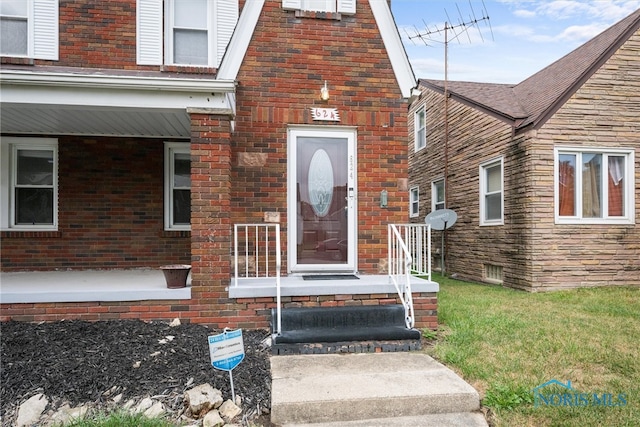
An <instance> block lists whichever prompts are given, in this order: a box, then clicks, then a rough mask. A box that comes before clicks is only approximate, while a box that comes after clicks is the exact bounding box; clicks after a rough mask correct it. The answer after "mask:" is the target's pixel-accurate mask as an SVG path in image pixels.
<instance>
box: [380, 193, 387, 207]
mask: <svg viewBox="0 0 640 427" xmlns="http://www.w3.org/2000/svg"><path fill="white" fill-rule="evenodd" d="M388 197H389V196H388V194H387V190H382V191H381V192H380V207H381V208H386V207H387V203H388Z"/></svg>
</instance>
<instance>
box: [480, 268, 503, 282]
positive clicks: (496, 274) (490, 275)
mask: <svg viewBox="0 0 640 427" xmlns="http://www.w3.org/2000/svg"><path fill="white" fill-rule="evenodd" d="M484 279H485V280H486V281H487V282H491V283H502V266H500V265H494V264H485V265H484Z"/></svg>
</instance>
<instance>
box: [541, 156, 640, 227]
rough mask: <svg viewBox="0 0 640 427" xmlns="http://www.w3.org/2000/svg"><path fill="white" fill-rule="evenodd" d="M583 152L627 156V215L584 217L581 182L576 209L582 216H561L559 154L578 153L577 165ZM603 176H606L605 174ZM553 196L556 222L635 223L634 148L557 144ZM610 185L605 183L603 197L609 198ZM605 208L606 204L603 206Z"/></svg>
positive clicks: (554, 157) (577, 192)
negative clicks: (565, 145)
mask: <svg viewBox="0 0 640 427" xmlns="http://www.w3.org/2000/svg"><path fill="white" fill-rule="evenodd" d="M582 153H597V154H604V155H607V154H613V155H617V156H625V158H626V165H625V166H626V167H625V176H624V179H625V181H626V183H627V186H626V188H625V195H624V197H625V215H624V216H621V217H608V218H582V217H581V215H582V214H581V212H582V209H581V208H580V207H581V206H582V197H581V193H582V191H581V189H582V183H581V182H580V184H579V186H580V191H578V189H576V195H577V197H576V211H577V212H579V213H580V216H571V217H569V216H560V199H559V194H558V173H559V170H558V169H559V162H558V160H559V156H560V155H561V154H575V155H577V156H578V157H577V159H576V165H578V164H580V163H581V162H580V159H579V157H580V155H581V154H582ZM603 165H605V167H607V171H608V165H606V162H604V161H603ZM603 176H606V175H605V174H603ZM553 188H554V190H553V196H554V215H555V223H556V224H620V225H622V224H635V203H636V202H635V191H634V190H635V150H634V149H632V148H603V147H599V148H593V147H564V146H556V147H554V149H553ZM608 191H609V189H608V186H607V185H603V188H602V198H603V199H604V200H607V199H608ZM603 207H604V208H605V209H606V208H607V207H606V206H603Z"/></svg>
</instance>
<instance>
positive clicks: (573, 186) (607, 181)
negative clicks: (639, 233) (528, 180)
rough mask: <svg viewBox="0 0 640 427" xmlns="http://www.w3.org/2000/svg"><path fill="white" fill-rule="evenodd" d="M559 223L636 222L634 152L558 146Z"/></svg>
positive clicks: (555, 151)
mask: <svg viewBox="0 0 640 427" xmlns="http://www.w3.org/2000/svg"><path fill="white" fill-rule="evenodd" d="M554 154H555V162H554V163H555V181H556V185H555V188H556V191H555V212H556V222H558V223H591V224H598V223H622V224H629V223H633V222H634V204H635V201H634V188H633V182H634V151H633V150H625V149H585V148H562V147H556V148H555V150H554Z"/></svg>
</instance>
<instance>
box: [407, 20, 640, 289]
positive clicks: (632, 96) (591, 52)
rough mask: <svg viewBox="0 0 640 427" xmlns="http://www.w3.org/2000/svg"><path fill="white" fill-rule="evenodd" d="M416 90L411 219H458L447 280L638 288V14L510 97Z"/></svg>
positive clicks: (465, 89)
mask: <svg viewBox="0 0 640 427" xmlns="http://www.w3.org/2000/svg"><path fill="white" fill-rule="evenodd" d="M419 89H420V90H421V92H422V94H421V97H420V99H419V100H418V101H416V102H414V103H413V104H412V106H411V109H410V117H409V122H410V123H409V124H410V133H409V139H410V141H409V146H410V154H409V165H410V166H409V167H410V177H409V187H410V198H411V200H410V203H411V216H412V221H414V222H422V221H424V220H425V215H427V214H428V213H429V212H431V211H433V210H435V209H441V208H448V209H451V210H453V211H455V212H456V213H457V215H458V219H457V222H456V223H455V224H454V226H453V227H452V228H450V229H449V230H448V231H447V233H446V235H445V237H446V249H445V271H446V272H447V273H448V274H452V275H456V276H457V277H459V278H463V279H469V280H475V281H482V282H489V283H501V284H503V285H504V286H509V287H514V288H520V289H526V290H530V291H545V290H552V289H564V288H574V287H581V286H608V285H636V286H637V285H640V226H638V224H637V222H638V221H637V215H638V212H639V211H640V209H639V208H640V164H639V163H638V162H639V161H640V160H639V159H638V150H639V149H640V10H638V11H636V12H634V13H633V14H631V15H630V16H628V17H627V18H625V19H623V20H622V21H620V22H619V23H617V24H616V25H614V26H612V27H611V28H609V29H607V30H606V31H604V32H603V33H601V34H600V35H598V36H597V37H595V38H594V39H592V40H590V41H589V42H587V43H585V44H584V45H582V46H581V47H579V48H577V49H576V50H574V51H573V52H571V53H569V54H568V55H566V56H565V57H563V58H561V59H560V60H558V61H556V62H555V63H553V64H551V65H550V66H548V67H547V68H545V69H543V70H542V71H540V72H538V73H537V74H535V75H533V76H531V77H530V78H528V79H526V80H524V81H523V82H521V83H519V84H517V85H505V84H486V83H469V82H455V81H453V82H448V83H447V84H446V89H445V82H444V81H434V80H419ZM445 90H446V91H447V93H448V99H447V101H446V102H445V97H444V93H445ZM445 112H446V114H445ZM445 129H448V131H446V132H445ZM433 238H434V243H436V242H438V244H437V245H434V247H439V246H440V245H439V242H440V239H441V233H440V232H434V237H433ZM439 260H440V255H438V256H434V262H435V263H438V262H439Z"/></svg>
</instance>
